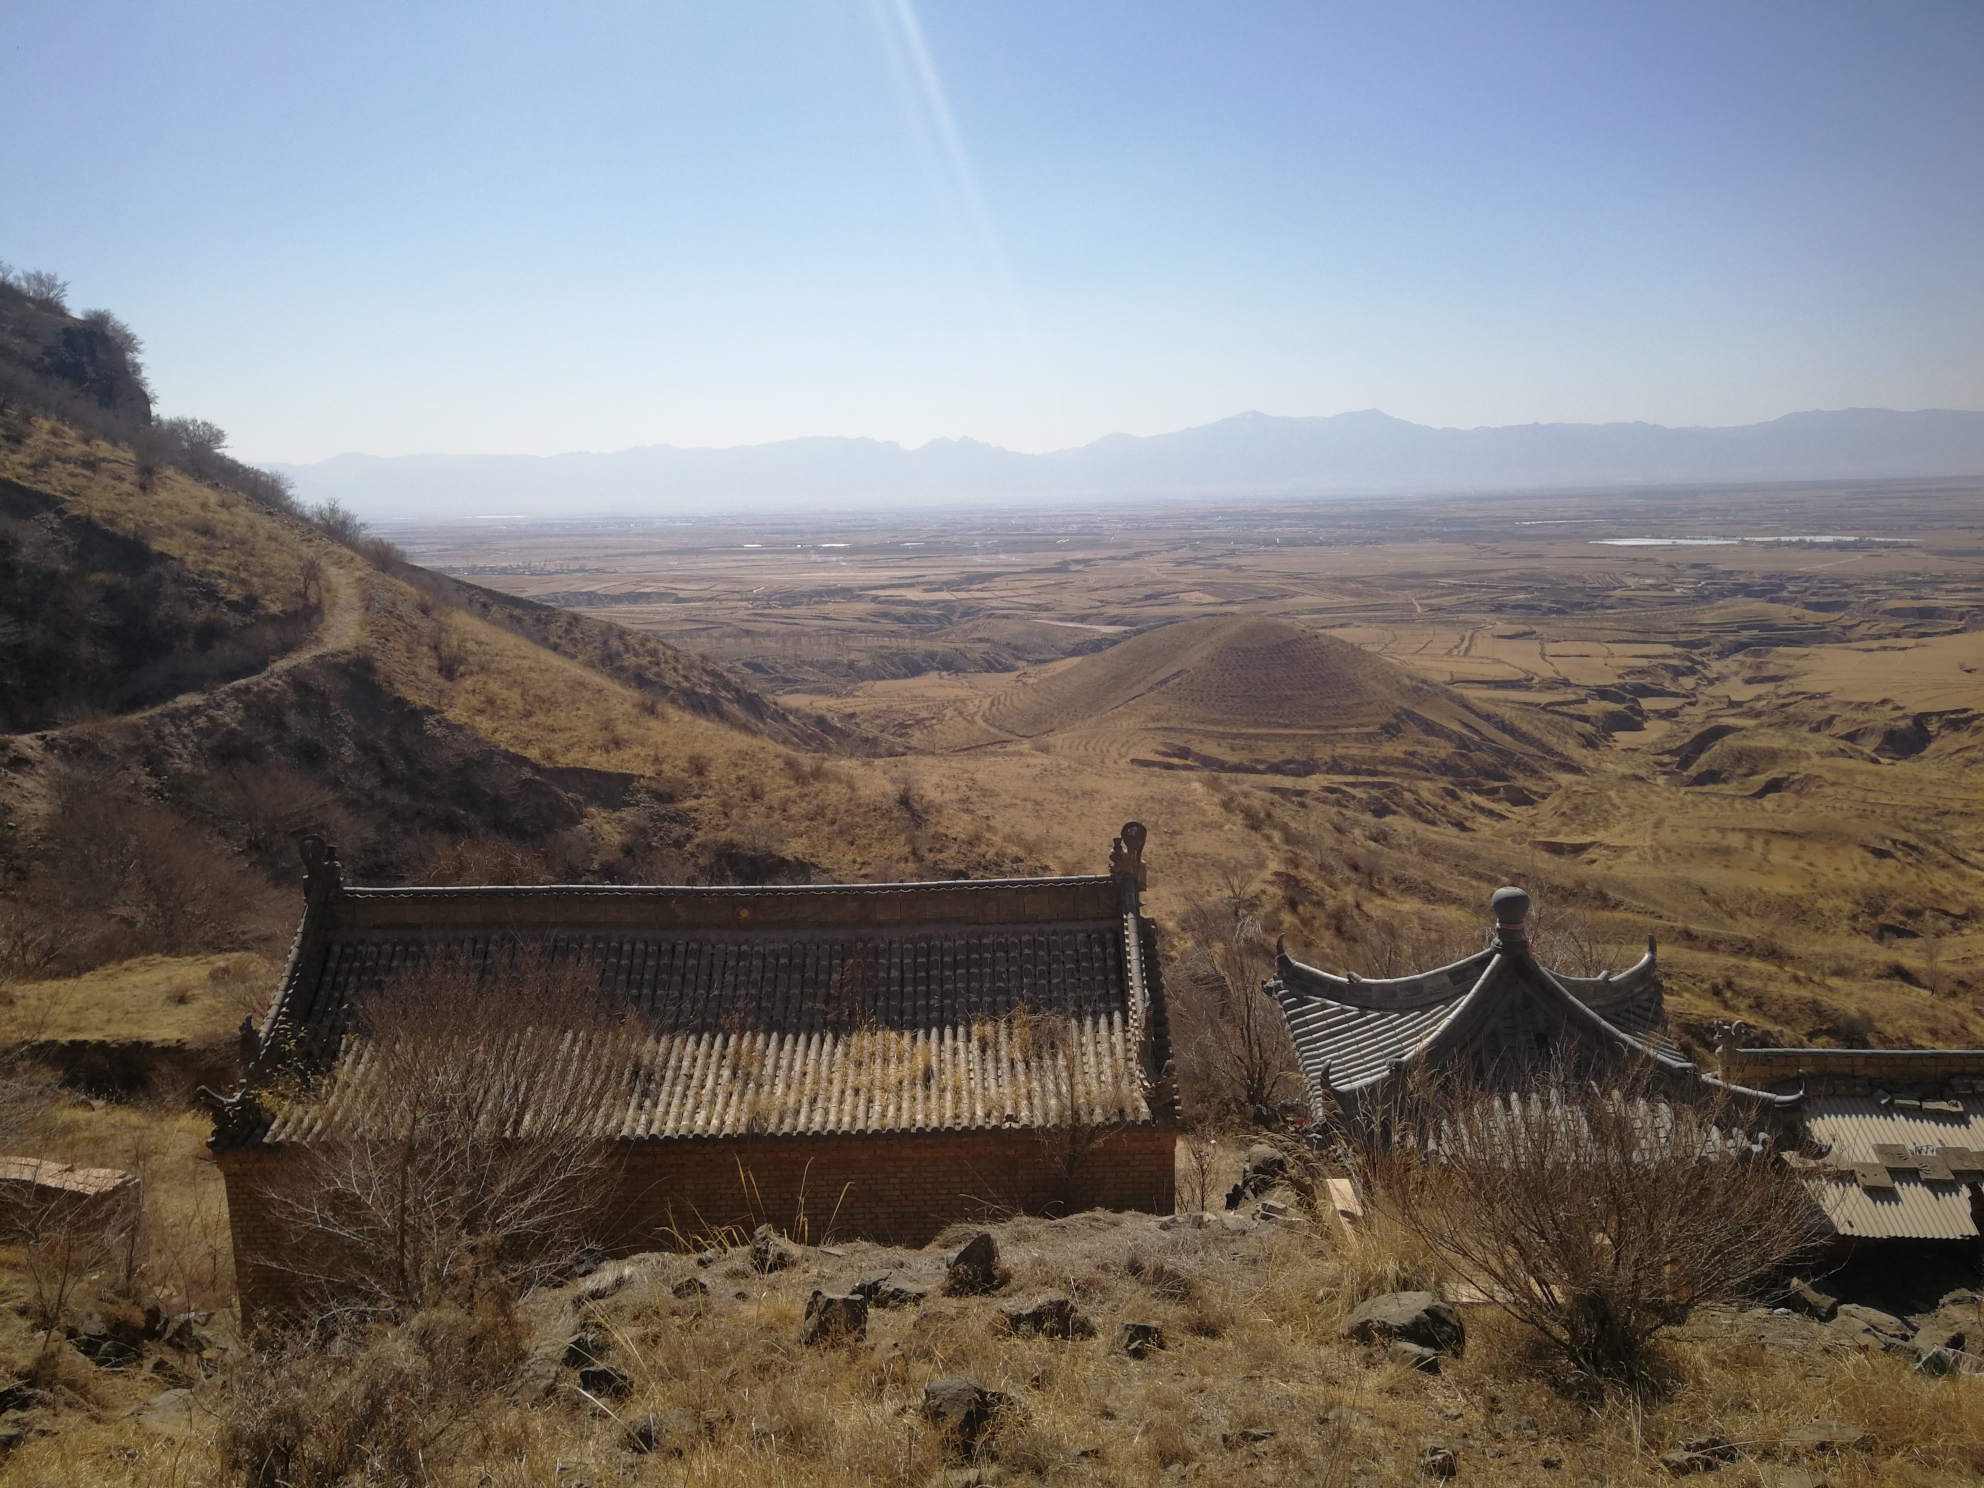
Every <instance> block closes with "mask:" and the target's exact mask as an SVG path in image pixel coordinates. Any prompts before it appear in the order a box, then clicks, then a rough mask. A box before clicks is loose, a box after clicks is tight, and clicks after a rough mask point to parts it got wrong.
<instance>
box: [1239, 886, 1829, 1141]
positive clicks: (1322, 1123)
mask: <svg viewBox="0 0 1984 1488" xmlns="http://www.w3.org/2000/svg"><path fill="white" fill-rule="evenodd" d="M1490 905H1491V907H1492V908H1493V910H1494V912H1495V935H1494V941H1493V943H1492V944H1491V945H1489V946H1487V947H1486V948H1485V949H1483V950H1481V951H1478V952H1476V953H1475V954H1474V955H1472V956H1468V957H1466V958H1465V959H1463V960H1460V961H1456V962H1454V963H1453V965H1451V966H1443V967H1440V968H1439V969H1438V970H1436V971H1428V972H1422V973H1420V974H1419V975H1417V976H1407V977H1389V978H1385V979H1382V980H1371V979H1367V978H1363V977H1356V976H1335V975H1333V974H1331V973H1329V972H1326V971H1319V970H1317V969H1316V968H1315V967H1313V966H1305V965H1303V964H1302V963H1301V962H1299V961H1297V960H1295V959H1294V958H1293V957H1291V956H1290V955H1289V954H1288V953H1287V951H1286V949H1284V948H1282V947H1281V946H1277V947H1276V964H1275V976H1274V978H1273V979H1272V980H1271V981H1269V982H1268V983H1267V984H1266V990H1267V992H1268V993H1269V995H1270V996H1272V997H1274V998H1275V999H1276V1001H1278V1002H1279V1003H1280V1004H1281V1010H1282V1016H1283V1018H1284V1019H1285V1020H1286V1021H1287V1023H1288V1031H1289V1033H1290V1034H1291V1035H1292V1036H1293V1038H1294V1041H1295V1048H1296V1052H1297V1054H1298V1056H1299V1057H1300V1059H1301V1061H1302V1073H1303V1076H1304V1078H1305V1079H1306V1081H1307V1083H1308V1087H1309V1102H1310V1105H1311V1107H1312V1109H1313V1111H1314V1113H1315V1119H1316V1123H1317V1125H1318V1127H1320V1128H1331V1127H1333V1128H1336V1129H1337V1130H1340V1131H1342V1132H1344V1133H1346V1134H1349V1133H1353V1132H1356V1131H1359V1130H1360V1129H1362V1128H1367V1127H1369V1126H1371V1124H1372V1121H1373V1118H1377V1117H1380V1116H1382V1115H1383V1114H1384V1113H1386V1112H1387V1111H1389V1110H1391V1109H1394V1108H1396V1106H1397V1105H1398V1104H1399V1103H1400V1102H1402V1101H1404V1100H1406V1099H1408V1098H1409V1095H1410V1090H1411V1087H1412V1084H1413V1082H1414V1081H1415V1080H1424V1079H1426V1078H1428V1077H1438V1076H1443V1075H1460V1076H1463V1077H1464V1078H1466V1079H1467V1080H1469V1081H1470V1082H1472V1083H1473V1084H1475V1085H1477V1086H1479V1087H1481V1088H1484V1089H1496V1088H1504V1087H1507V1086H1509V1085H1512V1084H1514V1083H1516V1082H1519V1081H1520V1080H1521V1079H1522V1078H1523V1077H1524V1076H1526V1075H1527V1074H1529V1073H1530V1072H1531V1071H1533V1070H1535V1069H1537V1068H1539V1067H1542V1066H1545V1065H1562V1064H1566V1063H1571V1062H1589V1061H1592V1060H1607V1059H1624V1060H1633V1061H1645V1063H1646V1065H1647V1066H1648V1067H1649V1069H1650V1071H1651V1073H1652V1074H1653V1075H1654V1076H1655V1078H1656V1080H1657V1081H1658V1082H1659V1083H1660V1085H1661V1086H1662V1087H1663V1089H1664V1090H1665V1092H1666V1093H1668V1094H1671V1095H1676V1096H1686V1095H1688V1094H1690V1093H1696V1092H1699V1093H1708V1092H1716V1093H1724V1094H1727V1095H1729V1096H1732V1097H1734V1098H1735V1099H1736V1101H1737V1102H1738V1103H1739V1104H1740V1105H1741V1106H1742V1107H1743V1108H1745V1110H1746V1113H1752V1114H1754V1115H1756V1116H1757V1117H1760V1118H1763V1119H1766V1120H1772V1119H1781V1118H1782V1117H1783V1116H1785V1115H1789V1114H1790V1113H1793V1112H1795V1110H1796V1108H1797V1106H1798V1101H1799V1097H1798V1096H1797V1095H1795V1094H1794V1095H1777V1094H1772V1093H1769V1092H1766V1091H1761V1090H1753V1089H1749V1088H1746V1087H1742V1086H1734V1085H1728V1084H1726V1083H1725V1082H1724V1081H1723V1080H1721V1079H1720V1078H1718V1077H1717V1076H1714V1075H1710V1074H1708V1073H1706V1072H1705V1071H1703V1070H1702V1069H1701V1068H1700V1066H1698V1065H1696V1064H1695V1063H1694V1062H1693V1061H1691V1060H1689V1059H1687V1058H1685V1057H1684V1056H1683V1055H1682V1054H1681V1052H1680V1050H1679V1049H1677V1048H1676V1047H1675V1046H1674V1043H1673V1041H1672V1040H1671V1039H1669V1038H1668V1036H1667V1014H1666V1008H1665V1005H1664V1002H1663V996H1662V987H1661V983H1660V974H1659V967H1658V960H1657V956H1656V948H1655V946H1654V943H1653V941H1652V940H1651V939H1649V940H1648V941H1647V949H1646V955H1644V956H1643V957H1641V958H1640V959H1639V960H1638V961H1637V962H1635V963H1634V964H1633V965H1632V966H1630V967H1628V968H1627V969H1626V970H1624V971H1621V972H1619V973H1617V974H1613V973H1609V972H1608V973H1607V974H1605V975H1603V976H1597V977H1572V976H1564V975H1562V974H1560V973H1558V972H1554V971H1550V970H1549V969H1547V968H1546V967H1544V966H1543V965H1542V964H1541V963H1539V962H1538V961H1537V959H1536V957H1535V955H1534V954H1532V952H1531V949H1530V943H1529V937H1528V934H1527V933H1526V931H1525V928H1524V925H1525V921H1526V920H1527V919H1528V917H1529V907H1530V900H1529V895H1528V894H1526V893H1524V892H1523V891H1522V890H1521V889H1513V888H1508V889H1499V890H1497V891H1496V893H1495V894H1494V896H1493V898H1492V899H1491V900H1490Z"/></svg>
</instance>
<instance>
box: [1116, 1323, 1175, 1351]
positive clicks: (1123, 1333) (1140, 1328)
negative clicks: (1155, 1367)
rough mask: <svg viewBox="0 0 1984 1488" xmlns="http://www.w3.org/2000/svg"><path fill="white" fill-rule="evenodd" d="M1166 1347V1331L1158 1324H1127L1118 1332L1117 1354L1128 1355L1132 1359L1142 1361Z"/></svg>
mask: <svg viewBox="0 0 1984 1488" xmlns="http://www.w3.org/2000/svg"><path fill="white" fill-rule="evenodd" d="M1164 1346H1165V1343H1164V1330H1163V1329H1162V1328H1160V1327H1158V1325H1157V1324H1156V1323H1125V1324H1123V1326H1122V1327H1120V1328H1118V1329H1117V1330H1116V1352H1117V1353H1119V1354H1128V1355H1129V1356H1130V1357H1131V1358H1132V1359H1141V1358H1142V1357H1143V1356H1144V1355H1145V1354H1148V1353H1152V1352H1154V1351H1156V1350H1158V1349H1162V1348H1163V1347H1164Z"/></svg>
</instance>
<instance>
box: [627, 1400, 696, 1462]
mask: <svg viewBox="0 0 1984 1488" xmlns="http://www.w3.org/2000/svg"><path fill="white" fill-rule="evenodd" d="M704 1435H707V1431H706V1428H705V1427H704V1425H703V1423H702V1422H701V1421H700V1420H698V1419H697V1418H696V1417H695V1416H692V1415H691V1414H689V1412H687V1411H685V1410H672V1411H661V1412H656V1411H643V1412H642V1413H641V1414H640V1415H639V1416H636V1417H635V1418H634V1419H633V1420H631V1421H629V1422H628V1423H627V1436H626V1439H625V1443H624V1445H625V1446H626V1448H627V1450H628V1451H630V1452H659V1451H665V1452H668V1453H669V1454H671V1455H672V1456H676V1457H680V1456H682V1455H684V1454H685V1453H687V1452H688V1450H689V1449H690V1447H691V1445H693V1444H694V1442H695V1441H696V1439H697V1438H698V1437H701V1436H704Z"/></svg>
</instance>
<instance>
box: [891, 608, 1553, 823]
mask: <svg viewBox="0 0 1984 1488" xmlns="http://www.w3.org/2000/svg"><path fill="white" fill-rule="evenodd" d="M1018 739H1025V740H1028V741H1032V742H1033V743H1034V744H1035V747H1037V748H1043V749H1046V750H1048V751H1049V752H1053V753H1066V754H1070V755H1076V756H1090V757H1094V758H1097V759H1111V760H1115V761H1119V762H1125V763H1128V764H1130V765H1133V766H1140V767H1143V768H1145V769H1157V770H1189V771H1207V772H1212V773H1218V774H1229V775H1271V776H1281V777H1285V778H1288V779H1289V782H1290V783H1289V784H1288V785H1286V786H1280V787H1277V789H1281V790H1283V791H1284V792H1291V791H1292V792H1294V793H1296V794H1301V795H1314V796H1317V797H1319V798H1322V799H1327V800H1331V801H1335V802H1337V803H1339V804H1345V805H1354V806H1356V807H1357V808H1358V809H1360V810H1364V811H1367V812H1369V813H1371V814H1373V815H1378V816H1383V815H1388V814H1390V813H1392V812H1394V811H1396V812H1403V813H1405V814H1407V815H1410V816H1413V817H1415V818H1417V819H1420V820H1424V821H1443V822H1448V823H1450V824H1465V823H1468V822H1471V821H1472V820H1473V819H1475V818H1478V817H1479V816H1482V815H1484V814H1485V815H1487V816H1490V817H1496V816H1499V815H1500V813H1501V808H1502V807H1504V806H1508V805H1523V804H1526V803H1528V802H1530V801H1532V800H1533V799H1534V798H1535V796H1536V794H1538V792H1539V791H1540V790H1541V789H1542V786H1541V784H1540V782H1544V781H1545V780H1547V778H1548V777H1549V776H1550V775H1551V774H1552V773H1553V772H1554V771H1555V770H1558V769H1562V768H1566V767H1568V766H1569V762H1568V761H1567V760H1566V759H1565V758H1564V756H1563V755H1562V754H1561V753H1560V752H1559V750H1558V749H1557V748H1555V747H1553V744H1552V742H1551V741H1550V740H1548V739H1547V738H1545V737H1544V736H1542V735H1541V734H1539V733H1538V732H1537V731H1536V730H1535V729H1533V728H1529V727H1525V726H1523V725H1521V724H1518V723H1516V722H1514V721H1512V720H1510V719H1508V718H1504V717H1502V716H1500V715H1499V714H1496V713H1490V712H1488V711H1486V710H1485V709H1483V708H1481V707H1479V706H1477V705H1476V704H1474V703H1473V702H1471V701H1470V700H1469V699H1468V698H1466V697H1465V696H1463V695H1462V694H1461V693H1459V692H1457V691H1455V690H1454V689H1452V688H1449V687H1442V686H1440V685H1439V684H1438V683H1434V682H1430V681H1427V680H1426V679H1425V678H1423V677H1418V676H1415V675H1414V674H1412V673H1411V672H1408V671H1406V670H1404V669H1403V668H1401V667H1398V666H1396V665H1394V664H1393V663H1391V662H1389V661H1387V660H1385V659H1384V658H1383V657H1381V656H1375V655H1373V654H1371V653H1370V652H1367V651H1363V650H1360V649H1359V648H1358V647H1356V646H1353V645H1350V644H1349V643H1348V642H1345V641H1341V640H1338V639H1336V638H1335V637H1334V636H1327V635H1321V634H1318V633H1317V632H1315V631H1313V630H1309V629H1307V628H1306V627H1304V626H1301V625H1297V624H1294V623H1293V622H1291V621H1287V620H1276V619H1270V618H1263V617H1258V616H1213V617H1208V618H1206V619H1203V620H1186V621H1181V622H1179V623H1177V624H1174V625H1165V626H1161V627H1159V628H1157V629H1155V630H1148V631H1145V632H1143V633H1142V634H1141V635H1137V636H1133V637H1131V638H1130V639H1128V640H1126V641H1122V642H1119V643H1118V644H1116V645H1114V646H1112V647H1110V648H1109V649H1108V650H1106V651H1102V652H1099V653H1097V654H1095V655H1092V656H1085V657H1081V658H1080V659H1078V660H1074V661H1071V662H1067V663H1063V664H1061V665H1059V666H1056V667H1054V668H1052V669H1051V670H1043V671H1041V672H1036V673H1033V674H1032V675H1030V676H1027V677H1023V678H1021V679H1020V680H1018V681H1017V682H1015V683H1014V685H1013V686H1011V687H1008V688H1006V689H1005V690H1003V691H1001V692H999V693H997V694H995V695H993V696H992V697H990V698H988V699H987V700H986V701H984V702H983V703H979V704H975V705H973V706H972V707H970V708H968V709H965V710H960V711H959V712H957V713H954V714H952V715H950V716H948V717H946V718H944V719H942V720H939V721H938V722H937V723H935V724H933V725H932V726H931V727H930V728H929V729H928V731H927V741H926V742H927V743H928V744H929V745H930V746H931V747H934V748H937V749H943V750H950V749H980V748H985V747H987V746H994V745H997V744H999V743H1002V742H1006V743H1010V742H1012V741H1014V740H1018ZM1572 768H1574V767H1572ZM1298 780H1299V781H1300V782H1301V783H1300V784H1299V785H1297V784H1295V783H1294V782H1295V781H1298ZM1518 782H1523V783H1520V784H1519V783H1518ZM1530 787H1536V789H1530Z"/></svg>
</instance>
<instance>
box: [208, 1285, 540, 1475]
mask: <svg viewBox="0 0 1984 1488" xmlns="http://www.w3.org/2000/svg"><path fill="white" fill-rule="evenodd" d="M520 1348H521V1343H520V1334H519V1331H518V1329H517V1326H516V1324H515V1322H514V1321H513V1320H512V1319H511V1318H510V1317H509V1316H508V1315H507V1313H505V1312H502V1311H499V1310H490V1309H484V1310H482V1311H480V1312H462V1311H459V1310H455V1309H442V1310H438V1311H433V1312H424V1313H420V1314H417V1315H416V1316H414V1317H413V1318H411V1319H410V1320H409V1321H408V1322H407V1323H406V1325H405V1326H403V1327H395V1328H377V1329H373V1330H370V1331H369V1332H368V1333H366V1334H365V1335H364V1336H362V1337H353V1338H347V1339H343V1340H340V1341H339V1342H338V1343H337V1344H334V1345H333V1346H331V1347H328V1348H326V1347H323V1346H321V1345H320V1344H318V1343H317V1342H316V1341H314V1340H310V1339H307V1338H302V1337H292V1338H287V1339H284V1340H282V1341H281V1342H280V1343H278V1344H276V1345H275V1346H272V1347H268V1348H264V1349H262V1350H260V1351H258V1352H257V1353H255V1354H254V1355H252V1356H251V1357H249V1358H248V1359H245V1360H243V1361H242V1363H241V1364H240V1366H238V1368H237V1370H236V1372H235V1377H234V1380H233V1391H232V1394H231V1396H230V1398H229V1403H228V1408H227V1411H226V1414H225V1416H224V1417H223V1419H222V1423H221V1431H220V1440H219V1447H220V1453H221V1457H222V1460H223V1461H224V1462H225V1463H226V1465H227V1466H228V1468H229V1469H231V1470H232V1471H234V1472H237V1473H239V1474H241V1481H242V1482H243V1483H244V1484H245V1485H246V1488H332V1485H342V1484H347V1483H429V1482H432V1481H434V1478H433V1473H432V1471H431V1468H432V1465H433V1464H435V1463H437V1462H440V1461H446V1460H447V1459H448V1458H449V1456H450V1455H451V1453H450V1448H451V1447H452V1445H453V1444H454V1441H455V1440H456V1439H458V1438H460V1437H462V1436H464V1435H465V1434H467V1433H468V1432H469V1431H470V1430H472V1429H473V1426H474V1424H475V1421H476V1417H477V1414H478V1409H477V1407H478V1406H479V1405H480V1406H482V1407H484V1408H485V1409H486V1408H487V1405H488V1402H487V1401H486V1400H485V1399H484V1397H485V1396H486V1395H487V1394H488V1392H489V1391H491V1390H493V1389H495V1388H496V1387H498V1386H499V1385H501V1384H502V1383H503V1381H504V1379H505V1377H506V1376H507V1375H508V1373H509V1372H510V1371H511V1370H512V1369H513V1368H514V1367H515V1364H516V1360H517V1356H518V1353H519V1351H520Z"/></svg>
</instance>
